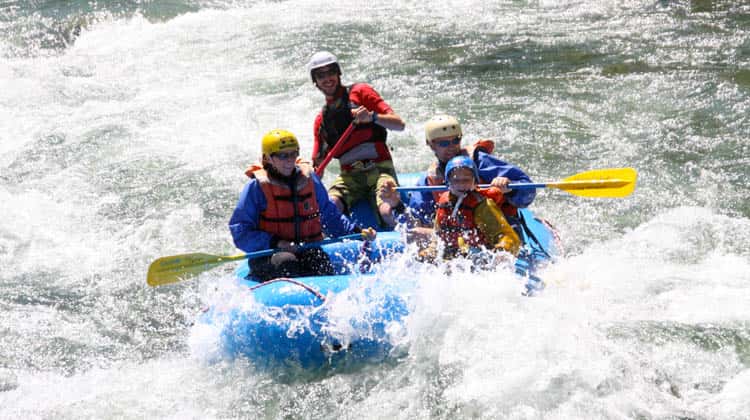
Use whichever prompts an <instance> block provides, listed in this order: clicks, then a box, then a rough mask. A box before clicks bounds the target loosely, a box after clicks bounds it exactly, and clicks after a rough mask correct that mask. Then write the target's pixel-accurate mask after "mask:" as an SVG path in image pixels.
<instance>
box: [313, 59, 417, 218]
mask: <svg viewBox="0 0 750 420" xmlns="http://www.w3.org/2000/svg"><path fill="white" fill-rule="evenodd" d="M307 69H308V71H309V72H310V77H311V78H312V82H313V84H314V85H315V86H316V87H317V88H318V90H320V92H321V93H323V95H324V96H325V101H326V103H325V105H324V106H323V109H322V110H321V111H320V112H319V113H318V115H317V116H316V117H315V122H314V124H313V136H314V144H313V156H312V159H313V164H314V165H315V168H316V172H317V174H318V175H319V176H322V174H323V170H324V169H325V166H326V165H327V164H328V162H329V161H330V160H331V158H336V159H338V161H339V164H340V165H341V173H340V175H339V176H338V177H337V178H336V179H335V180H334V181H333V184H332V185H331V186H330V188H329V190H328V191H329V195H330V197H331V200H332V201H333V202H334V203H335V204H336V207H338V209H339V210H340V211H341V212H342V213H348V212H349V211H350V210H351V207H352V204H353V203H354V202H356V201H357V200H359V199H364V200H367V201H369V202H370V204H371V205H372V206H373V207H374V209H376V213H377V215H378V216H379V217H380V220H381V223H382V224H384V225H390V226H392V225H393V224H394V220H393V215H392V211H391V210H392V209H391V206H390V204H389V203H387V202H384V201H383V200H382V199H380V197H379V196H377V195H376V192H377V191H378V190H379V189H381V188H382V186H383V185H384V184H385V183H391V184H398V182H397V177H396V170H395V168H394V166H393V160H392V158H391V153H390V150H389V149H388V146H387V145H386V140H387V137H388V131H387V130H397V131H401V130H403V129H404V126H405V124H404V121H403V120H402V119H401V117H399V116H398V114H396V113H395V112H394V111H393V109H392V108H391V106H390V105H388V103H386V102H385V101H384V100H383V98H381V97H380V95H379V94H378V93H377V92H376V91H375V89H373V88H372V86H370V85H368V84H367V83H354V84H352V85H348V86H344V85H343V84H342V83H341V66H340V65H339V63H338V59H337V58H336V56H334V55H333V54H331V53H330V52H327V51H320V52H318V53H315V54H314V55H313V56H312V58H311V59H310V62H309V63H308V65H307Z"/></svg>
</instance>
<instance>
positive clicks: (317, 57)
mask: <svg viewBox="0 0 750 420" xmlns="http://www.w3.org/2000/svg"><path fill="white" fill-rule="evenodd" d="M331 64H333V65H334V67H336V72H337V73H338V74H339V76H341V67H340V66H339V60H338V59H337V58H336V56H335V55H333V54H331V53H329V52H328V51H318V52H316V53H315V54H313V56H312V57H310V61H309V62H308V63H307V71H309V72H310V77H312V79H313V83H314V82H315V76H313V71H314V70H315V69H319V68H321V67H325V66H328V65H331Z"/></svg>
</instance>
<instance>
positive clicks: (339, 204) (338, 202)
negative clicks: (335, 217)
mask: <svg viewBox="0 0 750 420" xmlns="http://www.w3.org/2000/svg"><path fill="white" fill-rule="evenodd" d="M331 202H333V204H335V205H336V208H338V209H339V211H340V212H342V213H343V212H344V210H346V206H345V205H344V200H342V199H341V197H339V196H336V195H334V196H331Z"/></svg>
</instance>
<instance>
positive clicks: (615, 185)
mask: <svg viewBox="0 0 750 420" xmlns="http://www.w3.org/2000/svg"><path fill="white" fill-rule="evenodd" d="M637 178H638V173H637V172H636V171H635V169H633V168H609V169H594V170H591V171H586V172H581V173H579V174H576V175H573V176H569V177H567V178H565V179H564V180H562V181H558V182H547V183H542V184H532V183H522V182H517V183H513V184H509V185H508V188H510V189H512V190H526V189H531V188H557V189H559V190H563V191H565V192H568V193H570V194H573V195H577V196H581V197H601V198H619V197H627V196H629V195H630V194H631V193H632V192H633V190H634V189H635V181H636V179H637ZM489 187H490V185H489V184H482V185H479V188H489ZM396 190H397V191H447V190H448V187H447V186H445V185H429V186H415V187H396Z"/></svg>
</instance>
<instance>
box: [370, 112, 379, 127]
mask: <svg viewBox="0 0 750 420" xmlns="http://www.w3.org/2000/svg"><path fill="white" fill-rule="evenodd" d="M377 121H378V113H377V112H375V111H372V121H370V122H371V123H373V124H375V123H376V122H377Z"/></svg>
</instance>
